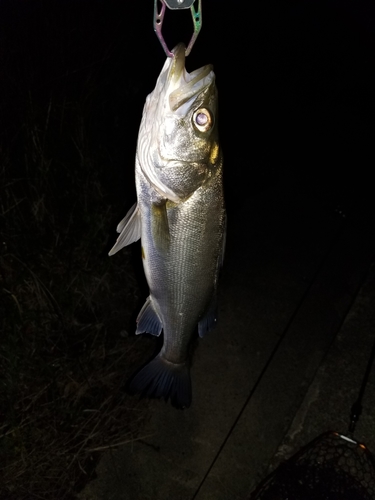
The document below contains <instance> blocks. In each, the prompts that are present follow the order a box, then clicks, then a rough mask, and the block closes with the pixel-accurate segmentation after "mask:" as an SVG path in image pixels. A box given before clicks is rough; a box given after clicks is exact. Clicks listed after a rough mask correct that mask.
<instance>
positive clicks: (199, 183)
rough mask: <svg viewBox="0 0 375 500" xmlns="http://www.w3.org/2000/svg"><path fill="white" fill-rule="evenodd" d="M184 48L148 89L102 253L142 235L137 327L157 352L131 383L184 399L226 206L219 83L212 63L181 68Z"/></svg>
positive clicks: (204, 324) (205, 319)
mask: <svg viewBox="0 0 375 500" xmlns="http://www.w3.org/2000/svg"><path fill="white" fill-rule="evenodd" d="M184 63H185V48H184V46H183V45H182V44H180V45H178V46H177V47H176V48H175V49H174V58H173V59H167V61H166V62H165V64H164V67H163V69H162V71H161V73H160V76H159V78H158V81H157V83H156V87H155V90H154V91H153V92H152V93H151V94H150V95H149V96H148V97H147V99H146V103H145V107H144V111H143V116H142V122H141V126H140V130H139V135H138V145H137V153H136V168H135V174H136V175H135V177H136V189H137V204H136V205H134V206H133V207H132V208H131V210H130V211H129V213H128V214H127V215H126V217H125V218H124V219H123V221H121V222H120V224H119V226H118V231H119V232H120V233H121V234H120V236H119V238H118V240H117V242H116V244H115V246H114V247H113V249H112V250H111V252H110V255H112V254H113V253H115V252H117V251H118V250H119V249H120V248H122V247H123V246H126V245H128V244H130V243H132V242H133V241H136V240H137V239H139V238H141V243H142V260H143V267H144V271H145V275H146V279H147V282H148V285H149V289H150V295H149V297H148V298H147V300H146V303H145V305H144V306H143V308H142V310H141V311H140V313H139V315H138V318H137V331H136V333H145V332H147V333H151V334H153V335H160V333H161V331H163V346H162V349H161V351H160V352H159V354H158V355H157V356H156V357H155V358H154V359H153V360H152V361H151V362H150V363H149V364H147V365H146V366H145V367H144V368H142V369H141V370H140V371H139V372H138V373H137V374H136V375H135V377H134V378H133V379H132V381H131V383H130V389H131V390H132V391H134V392H142V393H144V394H147V395H149V396H151V397H152V396H153V397H164V398H165V399H168V398H171V400H172V402H173V403H174V404H175V405H176V406H179V407H187V406H189V405H190V403H191V382H190V373H189V344H190V342H191V340H192V338H193V337H194V335H196V332H197V327H198V333H199V335H200V336H203V335H204V334H205V333H206V332H207V331H209V330H211V329H212V328H213V327H214V326H215V324H216V295H217V282H218V274H219V269H220V266H221V263H222V260H223V251H224V250H223V246H224V239H225V227H226V215H225V208H224V197H223V187H222V166H223V161H222V154H221V150H220V146H219V141H218V131H217V90H216V86H215V76H214V73H213V71H212V67H211V66H204V67H203V68H201V69H200V70H196V71H194V72H193V73H191V74H189V73H187V71H186V70H185V64H184Z"/></svg>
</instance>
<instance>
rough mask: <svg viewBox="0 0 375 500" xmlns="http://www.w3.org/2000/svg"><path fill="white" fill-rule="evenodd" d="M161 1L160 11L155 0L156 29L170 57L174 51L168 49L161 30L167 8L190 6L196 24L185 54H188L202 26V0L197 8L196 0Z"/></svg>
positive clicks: (185, 7) (186, 7)
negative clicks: (195, 5)
mask: <svg viewBox="0 0 375 500" xmlns="http://www.w3.org/2000/svg"><path fill="white" fill-rule="evenodd" d="M159 1H160V2H161V4H162V5H161V10H160V12H159V10H158V0H154V30H155V33H156V36H157V37H158V38H159V41H160V43H161V45H162V47H163V49H164V52H165V53H166V54H167V56H168V57H173V52H171V51H170V50H169V49H168V47H167V44H166V43H165V40H164V37H163V34H162V31H161V29H162V26H163V21H164V15H165V9H166V7H168V8H169V9H171V10H177V9H189V8H190V11H191V17H192V18H193V24H194V33H193V36H192V37H191V39H190V42H189V44H188V46H187V47H186V51H185V55H186V56H188V55H189V54H190V52H191V49H192V48H193V45H194V44H195V41H196V39H197V37H198V34H199V32H200V30H201V28H202V0H198V9H197V10H196V9H195V8H194V2H195V1H196V0H159Z"/></svg>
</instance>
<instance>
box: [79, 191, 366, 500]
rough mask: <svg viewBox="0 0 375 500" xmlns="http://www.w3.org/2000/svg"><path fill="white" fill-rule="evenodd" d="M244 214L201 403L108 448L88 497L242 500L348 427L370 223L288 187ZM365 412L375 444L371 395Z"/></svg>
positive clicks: (199, 368) (206, 360)
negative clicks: (300, 454)
mask: <svg viewBox="0 0 375 500" xmlns="http://www.w3.org/2000/svg"><path fill="white" fill-rule="evenodd" d="M247 209H248V211H249V213H251V215H252V216H251V218H250V217H249V219H248V220H244V219H243V217H242V218H241V217H240V213H241V212H240V209H239V208H238V209H235V210H232V212H229V235H228V242H229V243H228V250H227V255H226V264H225V269H224V272H223V276H222V280H221V288H220V320H219V326H218V328H217V330H216V331H215V332H213V333H212V334H210V335H209V336H207V338H205V339H203V340H200V341H199V342H197V344H198V346H197V348H196V349H195V352H194V358H193V366H192V379H193V404H192V407H191V408H190V409H188V410H185V411H178V410H176V409H174V408H173V407H171V406H170V405H169V404H165V403H164V402H162V401H153V402H152V403H151V406H150V411H151V416H150V420H149V422H148V423H147V425H146V426H145V428H144V429H143V430H142V435H143V436H148V437H146V438H144V439H142V440H140V441H135V442H133V443H131V444H129V445H125V446H124V447H122V448H121V449H116V450H111V451H110V452H108V453H107V454H106V455H105V456H104V457H103V459H102V461H101V462H100V464H99V466H98V468H97V474H98V477H97V479H96V480H95V481H93V482H92V483H91V484H90V485H89V486H88V487H87V488H86V490H85V491H84V492H82V494H81V498H82V499H86V500H89V499H91V500H94V499H95V500H120V499H124V500H136V499H142V500H143V499H145V500H146V499H156V500H157V499H166V498H168V499H169V498H171V499H172V498H173V499H181V500H193V499H198V500H211V499H215V500H221V499H228V498H230V499H245V498H247V497H248V495H249V493H250V492H251V491H252V490H253V488H254V487H255V485H256V484H257V483H258V482H259V480H260V479H261V478H262V477H264V475H266V474H267V473H268V471H269V470H270V469H269V468H270V467H271V468H272V467H275V466H276V465H277V464H278V463H279V462H280V461H281V460H284V459H285V458H288V456H290V454H291V453H293V452H294V451H296V450H297V449H298V448H299V446H301V445H302V444H304V443H306V442H308V441H309V440H310V439H312V438H313V437H315V436H316V435H317V434H319V433H320V432H322V431H324V430H327V429H331V428H334V429H338V430H341V431H344V432H345V430H346V429H347V421H348V412H349V409H350V406H351V403H352V402H353V401H354V399H355V396H356V391H357V390H358V388H359V384H360V379H361V377H362V375H363V372H364V366H365V362H366V360H367V357H368V353H369V349H370V345H371V342H372V337H373V335H374V331H375V329H374V328H372V326H375V315H374V313H373V312H372V311H373V304H374V299H375V292H374V273H373V271H372V272H371V273H370V275H368V272H369V266H370V263H371V260H372V257H373V241H372V229H371V227H372V226H371V220H370V217H369V216H368V215H367V214H366V212H364V211H363V212H362V213H356V214H353V215H352V216H345V217H344V216H343V214H342V213H340V211H339V210H337V209H335V207H334V206H332V205H329V204H327V203H325V202H322V201H321V200H320V201H318V200H317V199H316V198H314V197H313V196H312V195H308V194H307V193H301V192H300V190H299V189H297V188H296V187H290V188H288V189H286V188H285V187H284V188H283V187H281V186H279V187H278V188H275V189H269V190H268V191H266V192H263V193H262V194H261V195H259V196H256V197H253V198H252V201H251V203H248V205H247ZM236 210H237V211H236ZM346 215H347V214H346ZM366 276H369V277H368V281H367V284H366V285H365V286H364V288H363V289H362V291H361V293H360V294H359V295H358V291H359V290H360V286H361V285H362V284H363V282H364V280H365V278H366ZM356 297H357V298H356ZM363 322H364V323H363ZM135 368H136V367H135ZM371 383H372V384H373V379H372V381H371ZM368 392H369V393H370V392H371V389H369V391H368ZM372 392H373V393H374V391H372ZM365 408H366V410H365V413H364V415H363V417H362V420H361V421H360V424H359V425H358V436H357V437H358V439H361V440H363V441H365V442H366V443H367V444H368V445H369V446H370V448H371V446H372V447H373V448H374V449H375V442H374V436H373V434H372V431H371V429H373V428H374V427H373V425H374V424H375V421H374V420H375V417H374V416H375V399H374V398H373V397H369V398H368V399H366V402H365ZM372 415H373V416H372Z"/></svg>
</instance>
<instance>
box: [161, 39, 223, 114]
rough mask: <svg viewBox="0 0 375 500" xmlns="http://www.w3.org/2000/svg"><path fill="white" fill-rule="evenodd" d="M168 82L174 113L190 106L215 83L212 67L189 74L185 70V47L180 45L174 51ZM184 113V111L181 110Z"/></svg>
mask: <svg viewBox="0 0 375 500" xmlns="http://www.w3.org/2000/svg"><path fill="white" fill-rule="evenodd" d="M172 52H173V55H174V57H173V58H171V62H170V69H169V73H168V78H167V80H168V81H169V85H170V93H169V105H170V108H171V110H172V111H178V110H180V109H181V108H182V107H183V108H186V106H183V105H184V104H189V103H190V102H191V101H192V100H193V99H194V98H195V97H196V96H197V95H198V94H200V93H201V92H203V91H204V90H205V89H206V88H208V87H209V86H210V85H211V84H212V83H213V82H214V81H215V74H214V72H213V70H212V65H211V64H207V65H206V66H203V67H202V68H199V69H196V70H195V71H193V72H191V73H188V72H187V71H186V69H185V45H184V44H183V43H179V44H178V45H177V46H176V47H175V48H174V49H173V50H172ZM181 111H182V112H184V109H181Z"/></svg>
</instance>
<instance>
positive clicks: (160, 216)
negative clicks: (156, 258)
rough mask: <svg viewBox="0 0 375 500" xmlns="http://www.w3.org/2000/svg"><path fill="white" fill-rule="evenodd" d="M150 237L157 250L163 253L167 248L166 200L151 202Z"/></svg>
mask: <svg viewBox="0 0 375 500" xmlns="http://www.w3.org/2000/svg"><path fill="white" fill-rule="evenodd" d="M151 228H152V238H153V240H154V244H155V247H156V248H157V250H159V252H161V253H164V252H165V251H166V250H167V249H168V248H169V241H170V239H169V238H170V237H169V224H168V215H167V200H164V201H162V202H161V203H153V204H152V207H151Z"/></svg>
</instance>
